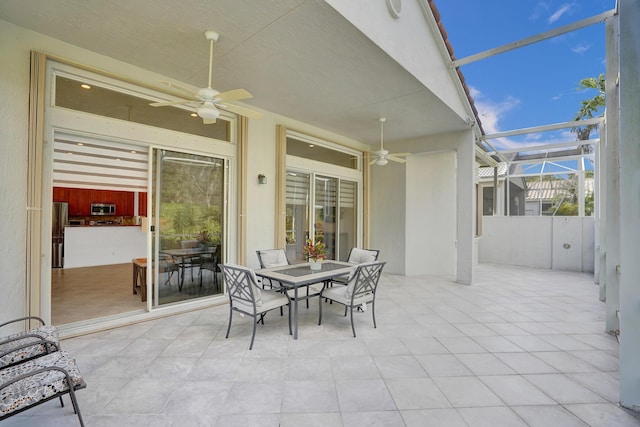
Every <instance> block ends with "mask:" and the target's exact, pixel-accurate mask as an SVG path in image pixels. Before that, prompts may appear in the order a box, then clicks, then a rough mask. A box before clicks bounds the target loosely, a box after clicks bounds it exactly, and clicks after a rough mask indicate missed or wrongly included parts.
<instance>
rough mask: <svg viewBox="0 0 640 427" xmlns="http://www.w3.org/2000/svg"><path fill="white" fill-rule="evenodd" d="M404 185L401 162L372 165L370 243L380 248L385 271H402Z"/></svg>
mask: <svg viewBox="0 0 640 427" xmlns="http://www.w3.org/2000/svg"><path fill="white" fill-rule="evenodd" d="M405 185H406V172H405V166H404V165H402V164H398V163H395V162H389V163H388V164H387V165H386V166H372V167H371V189H370V192H371V200H370V226H369V229H370V232H371V240H370V244H369V247H371V248H374V249H380V260H383V261H387V264H386V266H385V268H384V271H385V272H386V273H394V274H405V243H406V240H405V239H406V232H405V230H406V227H405V211H406V195H405V194H406V193H405V192H406V190H405Z"/></svg>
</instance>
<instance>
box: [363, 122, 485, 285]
mask: <svg viewBox="0 0 640 427" xmlns="http://www.w3.org/2000/svg"><path fill="white" fill-rule="evenodd" d="M473 141H474V139H473V134H472V132H471V130H469V131H464V132H458V133H454V134H447V135H436V136H433V137H430V138H423V139H414V140H408V141H402V142H396V143H393V144H387V146H386V148H387V149H389V150H390V151H391V152H392V153H393V152H405V151H412V152H417V153H420V154H416V155H414V156H411V157H409V158H408V159H407V163H406V164H404V165H402V164H397V163H394V162H389V164H387V165H386V166H383V167H375V168H373V169H372V172H371V177H372V178H371V190H372V196H371V200H372V202H371V212H372V215H373V216H374V217H373V218H372V221H371V227H370V228H371V242H372V243H371V247H375V248H377V249H381V252H380V257H381V258H383V259H385V260H387V261H388V264H387V267H385V271H386V272H390V273H398V274H425V275H431V274H433V275H438V274H445V275H455V277H456V280H457V281H458V282H459V283H464V284H471V283H472V281H473V265H474V259H475V255H474V251H475V248H476V242H475V235H474V229H473V224H474V221H475V181H474V178H475V165H474V155H473V143H474V142H473ZM437 160H439V161H444V162H445V164H444V165H441V164H439V163H438V161H437ZM438 203H441V204H442V206H434V205H437V204H438ZM451 212H455V215H451ZM445 217H446V218H445ZM443 218H444V219H443ZM416 236H417V237H416ZM425 242H428V243H425ZM425 246H426V247H425ZM425 251H427V252H429V253H430V256H429V257H421V256H420V254H424V253H425ZM432 256H436V257H437V259H438V260H439V261H440V262H443V263H444V264H443V265H441V264H439V263H438V262H437V261H435V260H433V259H432V258H431V257H432ZM405 258H406V261H405ZM426 258H429V259H426Z"/></svg>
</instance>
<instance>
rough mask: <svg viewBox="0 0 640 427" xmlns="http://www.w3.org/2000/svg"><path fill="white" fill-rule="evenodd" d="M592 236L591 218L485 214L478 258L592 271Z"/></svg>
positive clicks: (524, 264) (497, 262) (504, 262)
mask: <svg viewBox="0 0 640 427" xmlns="http://www.w3.org/2000/svg"><path fill="white" fill-rule="evenodd" d="M593 236H594V223H593V218H590V217H587V218H580V217H526V216H525V217H522V216H513V217H498V216H485V217H483V218H482V236H481V237H480V239H479V240H480V241H479V254H478V260H479V262H481V263H483V262H486V263H493V264H507V265H521V266H526V267H534V268H549V269H554V270H569V271H584V272H593V257H594V251H593V245H594V240H593ZM565 244H566V245H567V247H565Z"/></svg>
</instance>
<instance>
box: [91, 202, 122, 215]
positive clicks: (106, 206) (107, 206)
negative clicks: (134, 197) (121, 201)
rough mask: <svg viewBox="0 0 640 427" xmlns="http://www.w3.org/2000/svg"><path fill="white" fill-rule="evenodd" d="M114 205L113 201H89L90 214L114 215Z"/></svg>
mask: <svg viewBox="0 0 640 427" xmlns="http://www.w3.org/2000/svg"><path fill="white" fill-rule="evenodd" d="M115 214H116V205H115V204H113V203H91V215H115Z"/></svg>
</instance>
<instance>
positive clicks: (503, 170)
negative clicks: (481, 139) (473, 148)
mask: <svg viewBox="0 0 640 427" xmlns="http://www.w3.org/2000/svg"><path fill="white" fill-rule="evenodd" d="M493 170H494V168H491V167H482V168H478V178H493ZM506 174H507V163H505V162H502V163H499V164H498V176H499V177H504V176H505V175H506Z"/></svg>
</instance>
